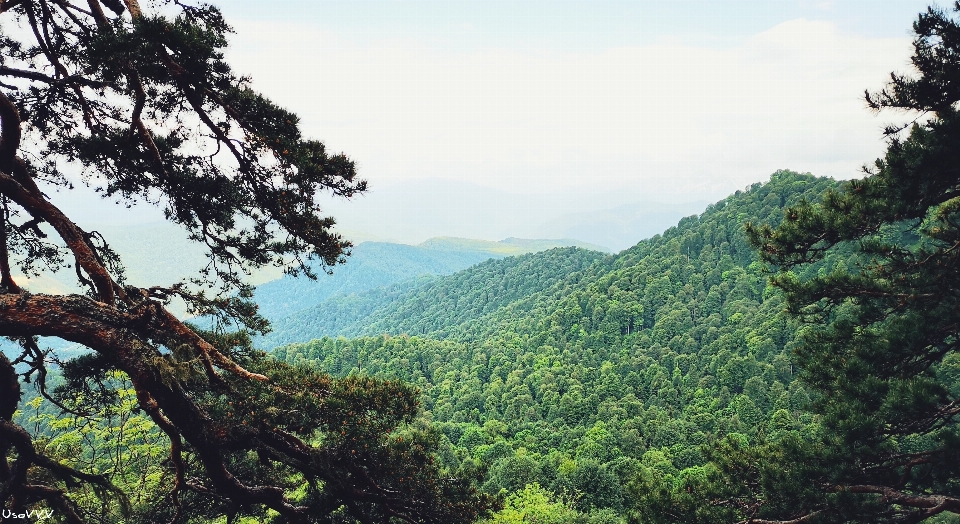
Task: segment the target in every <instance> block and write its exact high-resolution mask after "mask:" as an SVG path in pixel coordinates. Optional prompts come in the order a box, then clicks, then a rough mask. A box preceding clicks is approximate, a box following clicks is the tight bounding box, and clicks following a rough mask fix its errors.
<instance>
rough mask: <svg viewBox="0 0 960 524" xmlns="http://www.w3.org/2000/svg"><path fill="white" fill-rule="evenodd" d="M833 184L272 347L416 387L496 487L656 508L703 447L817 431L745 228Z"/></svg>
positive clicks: (488, 276)
mask: <svg viewBox="0 0 960 524" xmlns="http://www.w3.org/2000/svg"><path fill="white" fill-rule="evenodd" d="M835 185H836V182H834V181H832V180H829V179H822V178H819V179H818V178H814V177H812V176H810V175H800V174H796V173H791V172H786V171H784V172H778V173H775V174H774V175H773V176H772V177H771V181H770V182H769V183H767V184H762V185H761V184H756V185H754V186H752V187H751V188H750V189H749V190H748V191H745V192H737V194H735V195H733V196H731V197H729V198H727V199H725V200H723V201H721V202H718V203H716V204H714V205H712V206H710V207H709V208H708V209H707V211H706V212H705V213H703V214H702V215H700V216H697V217H689V218H686V219H683V220H681V221H680V223H679V224H678V225H677V226H676V227H673V228H670V229H669V230H667V231H666V232H664V234H663V235H657V236H655V237H653V238H651V239H649V240H645V241H643V242H640V243H639V244H637V245H636V246H634V247H633V248H631V249H629V250H627V251H625V252H623V253H620V254H618V255H612V256H607V257H601V256H596V257H594V258H591V259H589V263H588V260H587V258H589V257H587V258H584V260H583V262H584V263H583V264H581V265H580V267H579V268H576V269H572V270H571V271H570V272H567V273H565V274H560V272H552V273H551V272H548V271H541V270H539V269H538V267H540V266H541V265H542V266H543V267H550V264H551V260H554V259H556V257H558V255H559V252H546V253H540V254H536V255H529V256H527V257H518V260H517V261H514V262H513V263H514V264H515V265H514V268H515V269H516V272H515V273H512V274H511V275H510V276H509V278H505V273H504V272H501V271H498V270H495V269H494V268H495V267H497V266H496V264H494V263H492V262H491V263H487V264H481V265H480V266H476V267H474V268H470V269H468V270H466V271H463V272H460V273H457V274H455V275H452V276H448V277H441V278H437V279H433V280H431V281H428V282H424V283H421V284H419V285H417V286H413V287H412V288H410V289H407V290H398V291H397V293H398V295H397V297H395V298H394V299H393V300H392V301H391V303H390V304H388V305H387V306H385V307H382V308H381V309H379V310H377V311H376V314H375V315H371V316H370V319H371V324H370V325H368V326H367V327H366V328H364V329H367V330H368V332H370V333H378V334H379V333H386V334H382V335H379V336H375V337H365V338H358V339H352V340H348V339H344V338H340V339H334V338H323V339H318V340H314V341H311V342H308V343H302V344H293V345H289V346H286V347H281V348H277V349H276V350H275V351H274V354H275V355H276V356H277V357H279V358H283V359H286V360H288V361H293V362H314V363H316V364H318V365H320V366H321V367H322V368H323V369H325V370H327V371H329V372H331V373H335V374H349V373H369V374H374V375H379V376H387V377H397V378H400V379H403V380H406V381H409V382H412V383H414V384H417V385H418V386H419V387H420V388H421V389H422V391H423V395H424V407H425V409H426V411H427V413H426V416H427V417H428V418H429V419H431V420H433V421H434V423H435V424H437V426H438V427H439V428H440V430H441V431H442V433H443V436H444V445H445V448H446V451H445V452H444V454H443V457H442V458H443V460H445V461H446V462H448V463H449V464H450V465H451V467H456V468H461V469H464V470H469V471H474V470H478V469H479V470H484V471H486V472H487V473H486V476H485V481H484V489H486V490H489V491H490V492H491V493H497V492H499V490H501V489H504V490H507V492H508V493H510V492H517V491H518V490H521V489H522V488H524V486H528V485H531V484H532V483H537V484H539V485H540V486H543V487H545V488H547V489H548V490H549V491H550V492H552V493H553V494H555V496H558V497H561V499H562V497H569V498H567V499H566V500H572V501H573V505H574V506H575V507H576V509H577V510H578V511H581V512H583V513H590V514H591V515H592V518H596V519H600V520H597V521H598V522H601V521H602V522H622V521H623V520H622V519H623V518H625V517H626V515H627V514H633V515H635V516H637V515H644V514H649V513H645V512H648V511H652V510H651V509H650V506H644V504H654V505H655V501H654V502H650V500H651V497H653V498H656V496H661V495H663V496H666V497H669V493H671V492H672V491H673V490H680V491H679V492H680V493H686V491H685V488H684V486H690V485H691V484H689V482H693V481H692V480H684V479H694V478H701V477H704V476H705V475H707V473H706V472H707V471H708V469H704V468H706V467H707V466H705V464H706V462H707V457H706V456H705V455H704V453H703V451H704V450H705V449H715V446H716V445H717V443H718V442H720V441H721V440H722V439H725V438H731V439H734V440H736V441H737V442H740V441H741V440H742V441H743V442H758V441H759V440H762V439H768V438H780V436H782V435H786V434H792V435H796V436H797V438H809V432H812V431H816V421H815V420H814V419H812V418H811V416H810V415H809V414H807V413H806V412H805V411H804V409H803V408H804V406H806V405H807V404H808V403H809V400H810V399H809V394H808V393H807V392H806V390H805V388H804V386H803V385H802V383H801V382H799V381H798V380H796V376H795V375H794V369H793V367H792V366H791V364H790V362H791V361H790V355H791V351H792V348H793V346H794V344H795V338H796V333H797V329H798V326H797V325H796V323H795V322H794V321H793V320H792V319H790V318H789V317H788V316H786V314H785V313H784V303H783V299H782V297H781V296H780V294H779V292H777V291H776V290H775V289H774V288H771V287H769V286H767V284H766V273H764V271H763V267H762V265H761V264H759V263H758V262H756V257H755V255H754V253H753V251H752V250H751V248H750V247H749V245H748V243H747V240H746V237H745V235H744V233H743V225H744V224H745V223H746V222H755V223H764V222H765V223H777V222H778V221H779V220H780V219H781V217H782V209H783V207H784V206H785V205H790V204H791V203H794V202H797V201H799V200H800V199H806V200H811V201H815V200H817V199H819V197H820V195H821V194H822V193H823V191H824V190H825V189H827V188H830V187H834V186H835ZM502 262H504V261H498V263H502ZM855 263H858V260H856V259H854V258H851V257H849V256H846V257H844V256H840V255H834V256H831V257H829V258H828V259H826V260H824V261H823V262H822V263H819V264H817V265H814V266H813V267H811V268H809V269H808V271H821V270H824V271H825V270H828V269H830V268H833V267H836V266H839V265H841V264H855ZM561 266H562V265H561ZM521 267H522V268H523V269H521ZM562 267H566V266H562ZM571 268H572V267H571ZM538 271H539V273H538ZM538 274H541V275H543V276H544V277H547V276H549V278H545V279H543V280H538V278H537V276H536V275H538ZM529 282H535V283H536V284H529ZM492 290H498V291H497V292H490V291H492ZM317 314H318V315H319V314H322V312H319V311H318V312H317ZM406 334H416V336H412V337H411V336H408V335H406ZM704 445H708V446H707V447H706V448H705V447H703V446H704ZM561 494H563V495H561ZM651 494H653V495H651ZM657 494H660V495H657ZM664 494H667V495H664ZM657 500H659V499H657ZM661 505H662V502H661ZM605 512H606V513H605ZM602 515H606V517H603V518H602V519H601V516H602ZM604 519H605V520H604ZM637 520H639V521H644V520H645V519H644V518H639V517H638V518H637ZM681 520H682V519H681Z"/></svg>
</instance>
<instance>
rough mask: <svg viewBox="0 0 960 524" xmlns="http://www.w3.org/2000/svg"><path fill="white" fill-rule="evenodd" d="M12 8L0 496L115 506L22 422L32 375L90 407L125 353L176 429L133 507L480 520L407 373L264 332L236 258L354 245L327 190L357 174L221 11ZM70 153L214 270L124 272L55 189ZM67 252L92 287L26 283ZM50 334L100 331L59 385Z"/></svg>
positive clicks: (153, 512) (27, 503)
mask: <svg viewBox="0 0 960 524" xmlns="http://www.w3.org/2000/svg"><path fill="white" fill-rule="evenodd" d="M0 24H2V25H0V29H2V33H0V127H2V135H0V207H2V210H0V211H2V213H0V335H3V336H6V337H10V338H11V339H12V340H15V341H16V342H17V343H18V344H19V345H20V347H22V351H21V352H20V354H19V355H14V356H13V357H12V358H13V362H11V361H10V360H9V359H8V358H7V357H6V356H0V507H3V508H5V509H9V510H11V511H13V512H15V513H17V512H22V511H24V510H27V509H31V508H37V507H41V506H43V505H46V507H48V508H53V509H54V510H55V511H56V513H57V515H58V518H60V519H62V520H63V521H66V522H85V521H91V520H98V521H99V520H100V518H101V516H98V515H96V514H94V513H91V512H89V511H88V510H86V509H85V508H83V507H81V506H79V505H78V504H77V503H76V501H75V500H74V499H73V498H71V489H73V487H74V486H76V485H78V483H79V484H85V485H88V486H92V487H93V488H95V490H97V492H99V493H102V494H103V495H104V499H105V500H106V501H110V500H117V499H118V498H119V499H122V493H117V492H116V488H115V487H113V485H112V484H111V483H110V482H109V479H107V478H105V477H101V476H98V475H97V474H95V473H96V472H89V471H78V470H75V469H71V468H69V467H66V466H64V465H62V464H60V463H59V462H57V461H55V460H52V459H51V458H50V457H48V456H47V455H45V454H44V453H43V451H42V449H41V448H38V447H37V446H36V445H35V444H36V441H35V440H33V437H32V436H31V435H30V434H29V433H27V432H26V431H25V430H24V428H22V427H20V426H18V425H17V424H16V423H15V422H13V420H14V419H13V413H14V410H15V409H16V407H17V400H18V399H19V398H20V391H21V381H29V382H33V383H35V384H37V385H38V387H39V388H40V389H41V391H42V392H43V393H44V395H46V396H47V397H48V398H49V399H50V400H51V401H54V402H62V401H63V400H64V399H66V398H73V399H77V398H81V399H83V400H84V401H85V405H80V406H77V405H75V404H71V405H70V406H67V405H64V407H65V408H70V409H75V410H81V411H82V410H84V409H87V410H90V411H96V409H97V407H98V405H99V406H102V405H103V404H104V403H110V402H113V401H115V398H116V395H115V391H114V390H113V387H114V384H113V383H112V382H111V381H110V380H109V378H108V377H110V376H111V375H112V374H115V373H116V372H118V371H119V372H122V373H124V374H125V375H126V376H127V377H129V380H130V382H131V384H132V386H133V388H134V389H135V391H136V395H137V398H138V400H139V406H140V408H141V409H142V410H143V411H144V412H146V413H147V414H148V415H149V416H150V417H151V419H152V420H153V422H154V423H155V424H156V425H157V426H158V427H159V428H160V429H161V430H162V431H163V433H164V434H165V435H166V438H167V440H168V442H169V456H168V457H167V458H166V462H165V464H166V466H165V467H167V468H168V469H169V475H170V478H171V479H172V480H171V482H170V486H169V490H168V492H167V493H166V494H165V497H164V498H163V500H157V501H156V504H155V505H154V507H152V508H147V509H145V510H143V511H141V512H140V513H138V514H133V513H130V508H129V507H128V506H126V505H123V504H121V509H122V510H123V511H126V512H127V514H126V515H125V516H124V517H123V520H125V521H127V522H130V521H135V520H137V519H142V520H144V521H149V522H157V521H161V520H162V521H170V522H183V521H186V520H187V519H188V518H193V517H200V516H203V517H209V518H216V517H218V516H223V515H226V516H227V520H228V522H232V521H234V519H235V518H236V517H238V516H243V515H252V516H254V517H256V518H257V519H258V520H267V519H275V520H277V521H282V522H330V521H332V519H335V518H336V519H341V520H337V521H338V522H342V521H351V520H353V521H360V522H378V523H379V522H394V521H398V522H399V521H403V522H437V523H441V522H442V523H447V522H471V521H473V520H474V519H475V517H476V516H477V514H478V513H481V512H482V511H483V509H484V507H485V502H484V500H483V499H481V498H480V497H478V496H476V495H475V493H474V492H473V491H472V488H471V487H470V485H469V484H468V483H467V482H465V481H463V480H459V479H456V478H449V477H446V476H444V475H441V471H440V469H439V466H437V465H436V464H434V461H433V456H432V452H433V449H434V447H435V445H436V439H435V437H434V436H432V434H431V433H430V431H428V430H418V429H416V428H415V427H412V426H410V424H411V423H412V422H413V419H414V417H415V416H416V414H417V410H418V401H417V392H416V391H415V390H414V389H412V388H410V387H408V386H405V385H403V384H400V383H397V382H387V381H378V380H373V379H369V378H363V377H354V378H348V379H343V380H332V379H330V378H328V377H326V376H325V375H322V374H320V373H318V372H315V371H311V370H307V369H300V368H294V367H291V366H288V365H283V364H281V363H279V362H276V361H274V360H271V359H268V358H267V357H265V356H264V355H263V354H260V353H258V352H256V351H253V350H252V349H251V348H250V345H249V337H248V336H247V334H248V333H250V332H258V331H259V332H262V331H264V330H265V329H266V327H267V326H266V323H265V322H264V321H263V319H261V318H260V317H258V316H257V315H256V311H255V309H254V308H253V306H252V305H251V304H250V303H249V302H247V301H246V300H245V298H246V297H249V296H250V289H249V287H248V286H246V285H245V284H244V280H243V277H244V273H245V272H247V271H249V270H251V269H255V268H258V267H262V266H265V265H270V264H273V265H282V266H286V267H289V268H291V269H290V271H292V272H306V273H308V274H310V268H311V265H310V264H311V262H310V261H311V259H312V260H319V261H320V262H321V263H322V264H325V265H327V266H330V265H333V264H336V263H338V262H340V261H342V260H343V257H344V255H345V253H346V250H347V249H348V248H349V246H350V244H349V243H348V242H346V241H345V240H343V239H341V238H340V237H339V236H338V235H336V234H335V233H333V232H332V231H331V227H332V226H333V224H334V222H333V220H332V219H331V218H329V217H325V216H324V215H323V213H322V210H321V209H319V208H318V206H317V204H316V203H315V197H316V195H317V194H318V192H321V191H328V192H331V193H333V194H335V195H340V196H344V197H349V196H351V195H354V194H356V193H358V192H361V191H363V190H364V189H365V183H364V182H363V181H362V180H360V179H359V178H357V176H356V170H355V167H354V163H353V162H352V161H351V160H350V159H349V158H347V157H346V156H344V155H342V154H331V153H329V152H328V151H327V150H326V149H325V147H324V145H323V144H322V143H320V142H317V141H313V140H308V139H305V138H304V137H303V136H301V133H300V130H299V127H298V119H297V117H296V115H294V114H293V113H290V112H288V111H286V110H284V109H282V108H280V107H278V106H276V105H275V104H273V103H272V102H270V101H269V100H268V99H266V98H265V97H263V96H261V95H260V94H258V93H256V92H255V91H253V90H252V89H251V88H250V85H249V80H248V79H245V78H242V77H239V76H237V75H235V74H234V73H233V72H232V71H231V69H230V67H229V66H228V65H227V64H226V63H225V62H224V60H223V49H224V47H225V45H226V43H227V35H228V33H229V31H230V28H229V26H228V25H227V24H226V22H225V21H224V20H223V18H222V17H221V15H220V12H219V11H218V10H217V9H216V8H214V7H212V6H209V5H205V4H199V3H193V2H190V1H187V0H156V1H151V2H149V5H148V4H146V3H145V4H144V5H143V6H141V5H140V4H139V3H138V1H137V0H122V1H121V0H110V1H107V0H84V1H79V0H2V1H0ZM77 172H82V174H83V180H84V183H87V184H88V185H90V186H92V187H94V188H96V189H97V190H98V191H100V192H101V193H102V194H103V195H104V196H105V197H107V198H110V199H115V200H116V199H119V200H121V201H126V202H130V203H137V202H139V203H141V204H142V203H147V204H155V205H158V206H161V207H162V208H163V210H164V212H165V214H166V217H167V219H169V220H170V221H172V222H174V223H176V224H178V225H180V226H182V227H183V228H184V229H185V230H186V231H187V232H188V233H189V235H190V238H191V239H192V240H194V241H196V242H198V243H201V244H203V245H204V246H205V247H206V248H207V255H208V260H209V264H208V265H207V267H206V269H205V271H204V272H203V273H202V274H200V275H197V277H196V278H195V279H192V280H189V281H184V282H180V283H177V284H174V285H157V286H154V287H147V288H144V287H136V286H132V285H130V284H129V283H128V282H126V281H125V279H124V271H123V264H122V260H120V259H119V258H118V256H117V255H116V254H115V253H114V252H113V251H112V250H111V249H110V247H109V244H108V240H109V239H107V238H104V237H103V236H102V235H100V234H99V233H97V232H95V231H86V230H84V229H82V228H81V227H79V226H78V225H77V224H76V223H75V222H74V221H73V220H71V218H70V217H68V216H66V215H65V214H64V213H63V212H62V211H61V209H60V208H59V207H58V206H57V203H56V199H55V198H52V197H51V195H54V191H53V189H57V188H59V189H61V190H69V189H70V187H71V186H72V184H75V183H78V182H77V181H76V180H75V177H71V176H68V174H67V173H73V174H74V175H75V174H76V173H77ZM54 196H55V195H54ZM91 205H96V203H94V202H91ZM63 266H72V267H73V268H74V269H75V273H76V277H77V280H78V282H79V284H80V285H81V286H82V287H83V288H84V289H85V290H86V291H85V293H84V294H66V295H51V294H33V293H29V292H27V291H26V290H24V289H23V288H22V287H21V285H20V284H19V283H18V282H17V278H15V275H16V274H17V272H19V273H21V274H26V275H29V274H32V273H35V272H37V271H40V270H42V269H46V268H49V269H57V268H59V267H63ZM161 284H162V283H161ZM173 298H178V299H182V300H183V301H185V302H186V304H187V305H188V307H189V308H190V311H191V312H192V313H194V314H198V315H207V316H213V317H215V318H217V319H218V320H219V321H220V322H221V324H219V325H221V326H222V325H234V326H239V327H240V328H242V329H241V331H239V332H236V333H231V332H229V331H226V330H224V329H215V330H213V331H210V332H202V331H200V330H197V329H194V328H193V327H191V326H189V325H186V324H184V323H183V322H181V321H180V320H178V318H177V317H175V316H174V315H173V314H171V313H170V311H169V310H168V309H167V307H166V306H167V304H168V302H169V301H170V300H171V299H173ZM37 336H46V337H59V338H61V339H64V340H67V341H70V342H74V343H79V344H82V345H84V346H86V347H88V348H90V349H91V350H92V351H91V352H90V353H89V354H88V355H86V356H84V357H81V358H78V359H76V360H74V361H71V362H67V363H65V364H64V368H63V369H64V374H65V375H66V378H67V381H66V384H65V386H64V388H63V389H62V391H61V392H60V394H59V395H51V392H49V391H47V390H46V387H45V385H46V383H45V376H46V373H47V366H48V363H49V361H50V359H51V358H52V355H49V354H48V353H47V352H45V351H44V350H43V348H42V347H41V346H40V345H39V344H38V339H37ZM15 366H16V367H15ZM337 515H340V516H339V517H338V516H337ZM343 519H346V520H343Z"/></svg>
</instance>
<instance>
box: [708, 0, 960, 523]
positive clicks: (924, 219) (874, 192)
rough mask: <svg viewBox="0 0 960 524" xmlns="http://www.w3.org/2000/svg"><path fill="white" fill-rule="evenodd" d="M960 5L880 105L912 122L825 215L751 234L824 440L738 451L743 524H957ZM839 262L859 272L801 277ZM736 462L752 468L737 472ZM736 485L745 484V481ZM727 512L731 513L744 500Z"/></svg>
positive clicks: (931, 15) (871, 98) (817, 210)
mask: <svg viewBox="0 0 960 524" xmlns="http://www.w3.org/2000/svg"><path fill="white" fill-rule="evenodd" d="M957 13H960V3H958V4H956V5H955V6H954V8H953V12H952V13H951V12H947V11H943V10H939V9H937V8H930V9H929V10H928V11H927V12H925V13H923V14H921V15H920V16H919V18H918V20H917V21H916V23H915V24H914V26H913V28H914V31H915V34H916V38H915V40H914V49H915V53H914V56H913V59H912V62H913V66H914V68H915V73H914V74H910V75H899V74H893V75H892V76H891V81H890V82H889V84H888V85H887V87H886V88H885V89H883V90H881V91H879V92H876V93H869V92H868V93H867V94H866V100H867V102H868V104H869V105H870V107H872V108H873V109H875V110H883V109H896V110H901V111H906V112H908V114H909V115H910V116H911V118H912V121H911V123H910V124H908V125H906V126H900V127H891V128H888V129H887V130H886V137H887V141H888V147H887V151H886V154H885V156H884V157H883V158H882V159H878V160H877V161H876V162H875V164H874V165H873V166H871V167H869V168H867V169H866V175H867V176H865V177H864V178H862V179H859V180H852V181H850V182H849V183H847V184H846V185H845V186H844V187H843V189H842V190H839V191H831V192H828V193H827V194H826V195H825V196H824V198H823V201H822V202H820V203H818V204H812V203H806V202H805V203H801V204H800V205H797V206H794V207H790V208H788V209H787V210H786V211H785V214H784V219H783V222H782V223H781V224H780V225H779V226H778V227H776V228H770V227H750V228H748V233H749V234H750V235H751V237H752V240H753V242H754V244H755V245H756V246H757V247H758V249H759V253H760V255H761V257H762V258H763V259H764V260H765V261H766V262H768V263H770V264H772V265H773V266H774V267H775V268H776V271H777V272H776V274H775V276H774V277H773V279H772V283H773V284H774V285H775V286H777V287H779V288H780V289H782V290H783V292H784V294H785V297H786V299H787V304H788V309H789V311H790V312H791V313H792V314H794V315H796V316H797V317H798V318H799V319H800V320H801V321H803V322H804V323H806V324H807V326H806V327H805V331H804V334H803V343H802V345H801V346H800V347H799V349H798V350H797V353H796V363H797V364H799V366H800V367H801V368H802V370H803V371H802V373H803V375H802V377H803V379H804V380H805V381H806V382H807V383H808V384H809V385H811V386H812V388H813V390H814V391H815V392H816V398H815V399H814V404H813V409H814V410H815V411H816V412H817V413H818V414H819V415H820V417H821V419H820V424H821V431H820V435H821V436H820V438H818V439H815V440H812V441H806V442H804V441H800V440H796V439H793V440H788V441H786V442H781V443H779V444H778V445H776V446H771V447H767V448H764V449H762V450H754V451H752V452H750V451H744V450H742V449H741V450H739V451H735V452H729V450H728V452H727V453H726V454H725V456H726V457H727V459H728V461H727V462H726V463H721V464H722V467H721V469H723V470H725V471H726V472H727V474H739V475H740V478H742V479H748V483H749V482H752V485H750V486H747V487H745V488H741V491H740V492H739V493H737V494H736V495H737V496H738V497H740V498H739V501H740V509H741V510H742V511H741V515H744V516H745V517H746V518H745V522H919V521H921V520H925V519H927V518H929V517H931V516H934V515H938V514H941V513H953V514H960V426H958V423H957V415H958V414H960V380H958V379H960V375H958V373H957V371H958V369H960V367H958V364H960V354H958V349H960V273H958V270H960V172H958V166H960V112H958V108H957V103H958V102H960V21H958V17H957ZM831 253H850V254H853V255H854V259H853V260H858V261H859V264H858V265H853V264H849V262H848V265H847V267H846V268H843V267H840V268H836V269H834V270H832V271H831V270H830V269H829V267H827V268H825V270H824V271H821V272H820V273H819V274H818V276H815V277H812V278H801V277H799V276H798V273H800V272H801V270H803V269H804V268H805V267H806V266H808V265H809V264H816V263H818V262H821V261H823V260H824V258H825V257H828V256H829V255H830V254H831ZM737 453H741V456H740V459H738V460H733V459H732V458H731V457H734V456H735V455H736V454H737ZM737 471H739V473H735V472H737ZM729 500H734V499H733V498H731V499H729Z"/></svg>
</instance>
